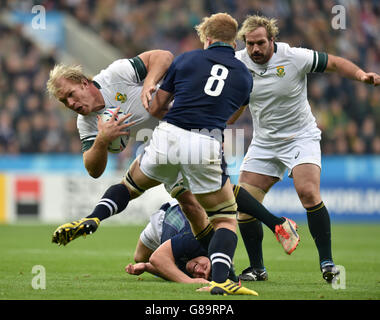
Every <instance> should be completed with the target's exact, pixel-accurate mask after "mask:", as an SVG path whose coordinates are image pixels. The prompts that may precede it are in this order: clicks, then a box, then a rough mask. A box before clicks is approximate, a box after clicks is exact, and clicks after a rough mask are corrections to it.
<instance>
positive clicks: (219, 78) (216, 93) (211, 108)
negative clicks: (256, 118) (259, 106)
mask: <svg viewBox="0 0 380 320" xmlns="http://www.w3.org/2000/svg"><path fill="white" fill-rule="evenodd" d="M252 84H253V81H252V75H251V74H250V73H249V71H248V69H247V68H246V66H245V65H244V64H243V63H242V62H241V61H239V60H238V59H236V58H235V51H234V49H233V48H232V47H231V46H230V45H227V44H225V43H223V42H216V43H214V44H212V45H211V46H210V47H208V48H207V49H206V50H193V51H189V52H185V53H183V54H181V55H179V56H178V57H176V58H175V59H174V61H173V63H172V65H171V66H170V68H169V70H168V72H167V74H166V76H165V78H164V82H163V84H162V85H161V87H160V89H162V90H165V91H167V92H170V93H173V94H174V103H173V106H172V107H171V108H170V110H169V111H168V113H167V114H166V115H165V116H164V118H163V120H164V121H167V122H168V123H171V124H173V125H176V126H178V127H180V128H183V129H186V130H191V129H199V130H201V129H208V130H212V129H220V130H223V129H224V128H225V127H226V122H227V120H228V119H229V118H230V117H231V115H232V114H233V113H234V112H235V111H236V110H237V109H239V108H240V107H241V106H243V105H247V104H248V103H249V95H250V92H251V90H252Z"/></svg>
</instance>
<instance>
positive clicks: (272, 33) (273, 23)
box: [238, 15, 279, 42]
mask: <svg viewBox="0 0 380 320" xmlns="http://www.w3.org/2000/svg"><path fill="white" fill-rule="evenodd" d="M260 27H264V28H265V30H266V31H267V35H268V39H271V38H273V39H274V40H275V39H276V37H277V35H278V33H279V29H278V27H277V20H276V19H273V18H272V19H269V18H267V17H264V16H259V15H254V16H247V18H246V19H245V20H244V22H243V25H242V27H241V28H240V30H239V32H238V39H239V40H242V41H244V42H245V35H246V34H247V33H250V32H252V31H254V30H256V29H257V28H260Z"/></svg>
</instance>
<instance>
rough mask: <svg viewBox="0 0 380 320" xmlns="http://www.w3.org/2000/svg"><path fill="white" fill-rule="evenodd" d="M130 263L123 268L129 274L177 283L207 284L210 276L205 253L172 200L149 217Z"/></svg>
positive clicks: (177, 205) (208, 261) (208, 262)
mask: <svg viewBox="0 0 380 320" xmlns="http://www.w3.org/2000/svg"><path fill="white" fill-rule="evenodd" d="M134 260H135V262H136V263H135V264H132V263H129V264H128V265H127V266H126V267H125V271H126V272H127V273H129V274H132V275H140V274H142V273H144V272H149V273H151V274H154V275H157V276H159V277H161V278H164V279H166V280H169V281H174V282H181V283H208V282H209V281H208V279H209V278H210V275H211V263H210V260H209V258H208V257H207V250H206V249H205V248H203V246H202V245H201V244H200V242H199V241H197V240H196V239H195V237H194V235H193V233H192V230H191V227H190V224H189V222H188V221H187V219H186V217H185V215H184V214H183V212H182V210H181V207H180V205H179V203H178V202H177V201H176V200H172V201H170V202H167V203H164V204H163V205H162V206H161V208H160V209H159V210H158V211H157V212H155V213H153V214H152V215H151V217H150V221H149V223H148V224H147V225H146V227H145V228H144V230H143V231H142V232H141V234H140V237H139V240H138V243H137V245H136V250H135V254H134Z"/></svg>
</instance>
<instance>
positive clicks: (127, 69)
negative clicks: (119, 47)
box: [93, 59, 135, 86]
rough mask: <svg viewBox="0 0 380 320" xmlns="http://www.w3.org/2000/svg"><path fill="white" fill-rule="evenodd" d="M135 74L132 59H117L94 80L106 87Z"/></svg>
mask: <svg viewBox="0 0 380 320" xmlns="http://www.w3.org/2000/svg"><path fill="white" fill-rule="evenodd" d="M134 74H135V70H134V68H133V65H132V63H131V59H117V60H115V61H113V62H112V63H111V64H109V65H108V66H107V67H106V68H104V69H102V70H101V71H100V72H99V73H98V74H97V75H95V76H94V77H93V79H94V80H95V81H97V82H99V83H100V84H103V85H104V86H106V83H107V84H110V82H111V83H112V82H114V81H118V80H119V79H125V78H128V77H130V76H131V75H134Z"/></svg>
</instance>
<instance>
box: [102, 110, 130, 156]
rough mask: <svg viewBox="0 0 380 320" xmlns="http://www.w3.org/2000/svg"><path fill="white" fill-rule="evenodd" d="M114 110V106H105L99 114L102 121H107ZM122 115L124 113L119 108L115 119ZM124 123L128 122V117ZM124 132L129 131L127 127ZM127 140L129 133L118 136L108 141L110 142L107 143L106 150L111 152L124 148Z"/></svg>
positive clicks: (117, 151)
mask: <svg viewBox="0 0 380 320" xmlns="http://www.w3.org/2000/svg"><path fill="white" fill-rule="evenodd" d="M115 112H116V107H110V108H107V109H106V110H105V111H104V112H103V113H102V115H101V117H102V120H103V121H104V122H106V121H109V120H110V119H111V117H112V115H113V114H114V113H115ZM123 115H124V112H122V111H120V110H119V112H118V113H117V115H116V117H115V119H116V120H118V119H119V118H120V117H122V116H123ZM124 123H128V119H127V120H126V121H125V122H124ZM126 132H129V129H126ZM128 141H129V135H127V136H120V137H118V138H116V139H115V140H113V141H111V142H110V144H109V145H108V151H109V152H111V153H119V152H121V151H123V150H124V149H125V148H126V146H127V144H128Z"/></svg>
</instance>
